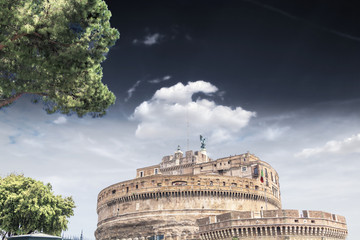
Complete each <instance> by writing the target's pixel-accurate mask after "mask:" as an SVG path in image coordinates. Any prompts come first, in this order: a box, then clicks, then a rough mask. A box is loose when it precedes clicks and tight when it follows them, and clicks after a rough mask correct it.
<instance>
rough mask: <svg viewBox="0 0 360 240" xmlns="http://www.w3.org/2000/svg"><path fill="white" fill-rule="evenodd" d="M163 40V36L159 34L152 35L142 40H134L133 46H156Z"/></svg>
mask: <svg viewBox="0 0 360 240" xmlns="http://www.w3.org/2000/svg"><path fill="white" fill-rule="evenodd" d="M163 38H164V35H162V34H160V33H153V34H148V35H146V36H145V37H144V39H142V40H139V39H134V40H133V44H144V45H146V46H152V45H155V44H158V43H159V42H160V41H161V40H162V39H163Z"/></svg>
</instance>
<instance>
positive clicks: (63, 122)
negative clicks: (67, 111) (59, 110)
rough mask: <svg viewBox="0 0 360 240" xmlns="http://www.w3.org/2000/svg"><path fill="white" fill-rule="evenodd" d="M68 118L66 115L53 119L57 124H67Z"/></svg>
mask: <svg viewBox="0 0 360 240" xmlns="http://www.w3.org/2000/svg"><path fill="white" fill-rule="evenodd" d="M66 122H67V119H66V118H65V117H64V116H60V117H58V118H57V119H56V120H54V121H53V123H55V124H65V123H66Z"/></svg>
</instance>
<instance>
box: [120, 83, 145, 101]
mask: <svg viewBox="0 0 360 240" xmlns="http://www.w3.org/2000/svg"><path fill="white" fill-rule="evenodd" d="M140 83H141V81H140V80H139V81H137V82H136V83H135V84H134V85H133V86H132V87H131V88H130V89H129V90H128V91H127V93H128V96H127V97H126V98H125V99H124V101H125V102H127V101H129V99H130V98H131V97H132V95H133V94H134V92H135V91H136V88H137V87H138V86H139V85H140Z"/></svg>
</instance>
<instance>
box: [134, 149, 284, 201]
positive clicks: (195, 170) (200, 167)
mask: <svg viewBox="0 0 360 240" xmlns="http://www.w3.org/2000/svg"><path fill="white" fill-rule="evenodd" d="M261 172H263V181H264V184H265V185H266V186H267V187H270V188H271V192H272V193H273V194H275V195H278V196H279V197H280V183H279V175H278V174H277V172H276V171H275V169H274V168H272V167H271V166H270V164H268V163H266V162H264V161H261V160H260V159H259V158H258V157H256V156H255V155H253V154H250V153H244V154H240V155H235V156H229V157H224V158H219V159H216V160H212V159H211V158H209V157H208V156H207V155H206V152H204V151H200V152H199V151H196V152H193V151H187V152H186V153H185V155H184V154H183V153H182V152H181V151H180V150H178V151H176V152H175V153H174V155H169V156H164V157H163V158H162V161H161V163H160V164H158V165H153V166H149V167H144V168H139V169H137V171H136V178H142V177H148V176H153V175H167V176H168V175H218V176H233V177H241V178H249V179H257V180H258V181H260V179H261Z"/></svg>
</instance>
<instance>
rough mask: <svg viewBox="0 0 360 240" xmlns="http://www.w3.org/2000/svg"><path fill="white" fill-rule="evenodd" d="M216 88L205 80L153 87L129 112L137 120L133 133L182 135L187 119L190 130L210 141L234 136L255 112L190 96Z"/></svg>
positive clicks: (209, 93)
mask: <svg viewBox="0 0 360 240" xmlns="http://www.w3.org/2000/svg"><path fill="white" fill-rule="evenodd" d="M217 91H218V88H217V87H216V86H214V85H212V84H211V83H209V82H205V81H196V82H188V83H187V84H186V85H183V84H182V83H177V84H176V85H173V86H171V87H163V88H161V89H159V90H157V91H156V92H155V94H154V96H153V97H152V98H151V99H150V100H149V101H144V102H143V103H141V104H140V105H139V106H138V107H136V109H135V111H134V113H133V115H132V116H131V119H132V120H136V121H139V124H138V126H137V129H136V136H137V137H138V138H143V139H152V138H161V137H164V136H169V135H172V136H174V137H177V136H183V134H184V132H186V131H187V129H186V125H187V122H189V125H190V128H191V133H192V134H200V133H202V134H206V135H207V136H210V138H211V140H212V141H214V142H220V141H224V140H228V139H229V138H232V137H234V135H235V134H237V133H238V132H239V131H240V129H242V128H243V127H245V126H246V125H247V124H248V122H249V121H250V119H251V117H254V116H255V112H250V111H247V110H244V109H242V108H241V107H236V108H231V107H228V106H223V105H217V104H216V103H215V102H214V101H212V100H208V99H202V98H198V99H196V100H192V97H193V95H194V94H195V93H203V94H205V95H207V96H211V95H212V94H214V93H216V92H217Z"/></svg>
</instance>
